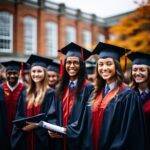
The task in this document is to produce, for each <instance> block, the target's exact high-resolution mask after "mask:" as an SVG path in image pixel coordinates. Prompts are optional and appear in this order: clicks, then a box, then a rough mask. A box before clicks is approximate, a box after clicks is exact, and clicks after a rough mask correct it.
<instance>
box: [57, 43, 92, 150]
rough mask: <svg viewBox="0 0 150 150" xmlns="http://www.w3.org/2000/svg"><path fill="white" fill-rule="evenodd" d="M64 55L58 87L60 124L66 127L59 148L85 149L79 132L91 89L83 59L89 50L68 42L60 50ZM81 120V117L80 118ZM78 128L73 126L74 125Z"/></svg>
mask: <svg viewBox="0 0 150 150" xmlns="http://www.w3.org/2000/svg"><path fill="white" fill-rule="evenodd" d="M60 52H61V53H62V54H64V55H65V56H66V59H65V63H64V71H63V73H64V74H63V76H62V79H61V82H60V86H59V87H58V90H57V94H58V95H59V104H60V105H59V114H60V125H61V126H64V127H66V137H65V138H64V139H63V146H62V147H61V149H71V150H73V149H75V150H77V149H80V150H82V149H85V147H86V144H88V143H86V144H85V143H83V142H82V141H83V140H84V138H85V134H84V133H81V131H80V129H79V128H80V127H81V126H82V121H80V122H79V118H81V116H83V114H84V109H85V106H86V102H87V100H88V98H89V96H90V94H91V92H92V90H93V86H92V84H90V83H89V82H88V81H87V80H86V70H85V62H84V61H85V60H86V59H87V58H88V57H90V55H91V52H89V51H88V50H86V49H84V48H82V47H80V46H79V45H77V44H75V43H70V44H68V45H67V46H65V47H64V48H63V49H61V50H60ZM81 120H82V119H81ZM77 124H78V125H79V126H80V127H79V128H74V127H75V126H76V125H77Z"/></svg>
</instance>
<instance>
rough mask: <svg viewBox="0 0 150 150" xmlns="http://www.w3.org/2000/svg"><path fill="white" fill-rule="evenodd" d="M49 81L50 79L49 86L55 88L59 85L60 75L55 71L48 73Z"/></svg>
mask: <svg viewBox="0 0 150 150" xmlns="http://www.w3.org/2000/svg"><path fill="white" fill-rule="evenodd" d="M47 73H48V79H49V86H52V87H55V86H56V84H57V83H58V80H59V79H58V74H57V73H56V72H55V71H47Z"/></svg>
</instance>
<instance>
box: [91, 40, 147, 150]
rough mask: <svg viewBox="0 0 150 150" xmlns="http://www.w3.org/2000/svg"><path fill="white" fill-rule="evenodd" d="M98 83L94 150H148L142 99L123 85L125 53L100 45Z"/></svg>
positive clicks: (93, 107) (93, 111) (96, 51)
mask: <svg viewBox="0 0 150 150" xmlns="http://www.w3.org/2000/svg"><path fill="white" fill-rule="evenodd" d="M93 54H98V55H99V59H98V61H97V66H96V83H95V90H94V92H93V96H92V102H91V105H90V107H91V117H89V118H91V125H92V127H91V128H92V141H93V148H92V149H94V150H114V149H117V150H127V149H128V150H135V149H136V150H142V149H143V150H144V149H145V130H144V120H143V113H142V108H141V104H140V101H139V97H138V96H137V95H136V93H135V92H134V91H132V90H131V89H129V88H128V87H127V86H126V85H125V84H124V83H123V79H124V77H123V72H122V70H121V66H120V63H119V60H120V57H121V56H122V55H124V54H125V49H123V48H120V47H117V46H114V45H110V44H105V43H101V42H100V43H99V44H98V45H97V47H96V48H95V49H94V51H93Z"/></svg>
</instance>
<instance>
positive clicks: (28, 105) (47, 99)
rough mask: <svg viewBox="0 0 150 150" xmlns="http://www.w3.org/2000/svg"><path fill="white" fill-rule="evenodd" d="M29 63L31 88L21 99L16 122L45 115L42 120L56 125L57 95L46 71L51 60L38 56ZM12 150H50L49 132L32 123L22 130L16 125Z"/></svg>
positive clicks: (31, 58)
mask: <svg viewBox="0 0 150 150" xmlns="http://www.w3.org/2000/svg"><path fill="white" fill-rule="evenodd" d="M27 62H28V63H29V64H30V65H31V71H30V76H29V86H28V88H27V90H25V91H24V92H23V93H22V95H21V97H20V99H19V104H18V109H17V114H16V120H17V119H20V118H26V117H32V116H35V115H38V114H40V113H44V114H45V116H44V117H43V118H42V120H45V121H47V122H49V123H51V122H53V123H55V122H56V117H55V116H56V110H55V93H54V91H53V90H52V89H50V88H49V86H48V75H47V70H46V67H47V65H48V64H49V63H50V62H51V60H49V59H46V58H43V57H40V56H37V55H31V56H30V58H29V59H28V61H27ZM24 141H26V142H24ZM12 149H23V150H28V149H33V150H37V149H38V150H43V149H50V143H49V135H48V132H47V130H46V129H41V128H38V127H37V126H36V125H35V124H34V123H32V122H31V123H26V125H24V126H23V127H20V128H18V127H17V126H16V125H14V128H13V133H12Z"/></svg>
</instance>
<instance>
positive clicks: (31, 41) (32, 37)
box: [24, 16, 37, 54]
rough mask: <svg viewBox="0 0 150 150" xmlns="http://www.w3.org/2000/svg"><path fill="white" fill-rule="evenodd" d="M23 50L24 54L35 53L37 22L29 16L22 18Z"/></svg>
mask: <svg viewBox="0 0 150 150" xmlns="http://www.w3.org/2000/svg"><path fill="white" fill-rule="evenodd" d="M24 50H25V54H32V53H36V52H37V20H36V19H35V18H33V17H30V16H27V17H25V18H24Z"/></svg>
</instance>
